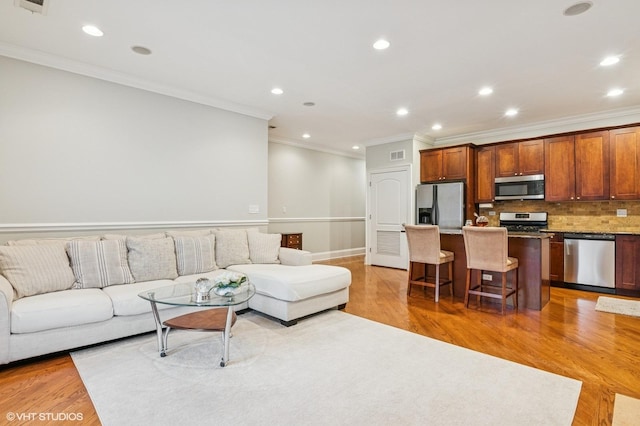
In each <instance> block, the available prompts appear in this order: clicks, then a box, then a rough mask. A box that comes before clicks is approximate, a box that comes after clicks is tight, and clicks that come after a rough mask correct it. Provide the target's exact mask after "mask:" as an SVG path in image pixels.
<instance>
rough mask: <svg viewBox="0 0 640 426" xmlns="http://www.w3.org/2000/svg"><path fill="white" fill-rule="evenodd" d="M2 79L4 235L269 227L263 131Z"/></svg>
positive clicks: (129, 91) (75, 82)
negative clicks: (225, 224) (93, 228)
mask: <svg viewBox="0 0 640 426" xmlns="http://www.w3.org/2000/svg"><path fill="white" fill-rule="evenodd" d="M0 76H1V77H0V200H1V203H0V205H1V207H0V227H3V232H8V231H7V227H9V228H10V227H11V226H13V225H16V224H18V225H26V226H27V228H28V227H29V226H33V225H34V224H43V223H48V224H51V223H54V224H69V223H76V224H83V223H84V224H86V223H106V222H118V223H120V222H156V221H160V222H181V221H206V222H211V221H260V220H262V221H264V223H265V224H266V219H267V201H268V200H267V152H268V142H267V122H266V121H265V120H262V119H257V118H252V117H249V116H245V115H240V114H236V113H231V112H227V111H223V110H220V109H216V108H212V107H208V106H204V105H200V104H196V103H192V102H188V101H183V100H179V99H175V98H171V97H168V96H164V95H159V94H155V93H151V92H146V91H143V90H138V89H134V88H131V87H126V86H122V85H118V84H114V83H110V82H106V81H102V80H98V79H94V78H90V77H84V76H80V75H76V74H72V73H69V72H66V71H60V70H55V69H51V68H47V67H43V66H40V65H35V64H31V63H27V62H22V61H18V60H14V59H9V58H6V57H0ZM249 205H257V206H259V208H260V211H259V213H257V214H249V212H248V211H249ZM36 228H37V226H36V227H35V228H34V229H36Z"/></svg>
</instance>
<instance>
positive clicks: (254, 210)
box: [249, 204, 260, 214]
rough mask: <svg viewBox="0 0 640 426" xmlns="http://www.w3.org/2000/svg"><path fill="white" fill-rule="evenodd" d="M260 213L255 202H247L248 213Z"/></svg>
mask: <svg viewBox="0 0 640 426" xmlns="http://www.w3.org/2000/svg"><path fill="white" fill-rule="evenodd" d="M257 213H260V206H259V205H257V204H249V214H257Z"/></svg>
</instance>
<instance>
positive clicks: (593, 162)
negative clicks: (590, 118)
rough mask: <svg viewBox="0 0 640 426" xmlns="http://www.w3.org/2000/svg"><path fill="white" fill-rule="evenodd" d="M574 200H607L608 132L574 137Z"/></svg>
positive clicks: (582, 134)
mask: <svg viewBox="0 0 640 426" xmlns="http://www.w3.org/2000/svg"><path fill="white" fill-rule="evenodd" d="M575 145H576V200H582V201H590V200H608V199H609V132H608V131H602V132H591V133H581V134H578V135H576V136H575Z"/></svg>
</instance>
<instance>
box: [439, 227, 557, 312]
mask: <svg viewBox="0 0 640 426" xmlns="http://www.w3.org/2000/svg"><path fill="white" fill-rule="evenodd" d="M552 235H553V234H547V233H510V234H509V256H511V257H515V258H517V259H518V281H519V282H518V287H519V291H518V306H519V308H527V309H533V310H538V311H539V310H541V309H542V308H543V307H544V306H545V305H546V304H547V303H548V302H549V297H550V293H551V287H550V281H549V238H550V236H552ZM440 246H441V248H442V250H448V251H452V252H453V253H454V255H455V258H454V262H453V294H454V296H455V297H458V298H464V292H465V286H466V277H467V256H466V253H465V250H464V239H463V237H462V231H442V232H441V234H440ZM475 273H477V272H475V271H474V274H475ZM487 274H488V275H491V276H492V281H493V282H496V283H497V282H499V281H500V280H501V278H500V274H499V273H491V272H485V275H487ZM511 274H512V273H511V272H510V273H509V282H511ZM471 279H472V280H474V279H476V278H475V275H473V276H472V277H471ZM472 282H473V281H472ZM443 294H447V293H446V292H445V293H443ZM508 302H509V303H510V302H511V299H509V301H508Z"/></svg>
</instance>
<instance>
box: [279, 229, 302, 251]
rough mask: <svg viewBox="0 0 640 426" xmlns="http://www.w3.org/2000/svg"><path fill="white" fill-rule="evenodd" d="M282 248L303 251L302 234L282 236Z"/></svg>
mask: <svg viewBox="0 0 640 426" xmlns="http://www.w3.org/2000/svg"><path fill="white" fill-rule="evenodd" d="M280 246H281V247H288V248H292V249H296V250H302V234H301V233H298V234H282V241H281V242H280Z"/></svg>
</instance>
